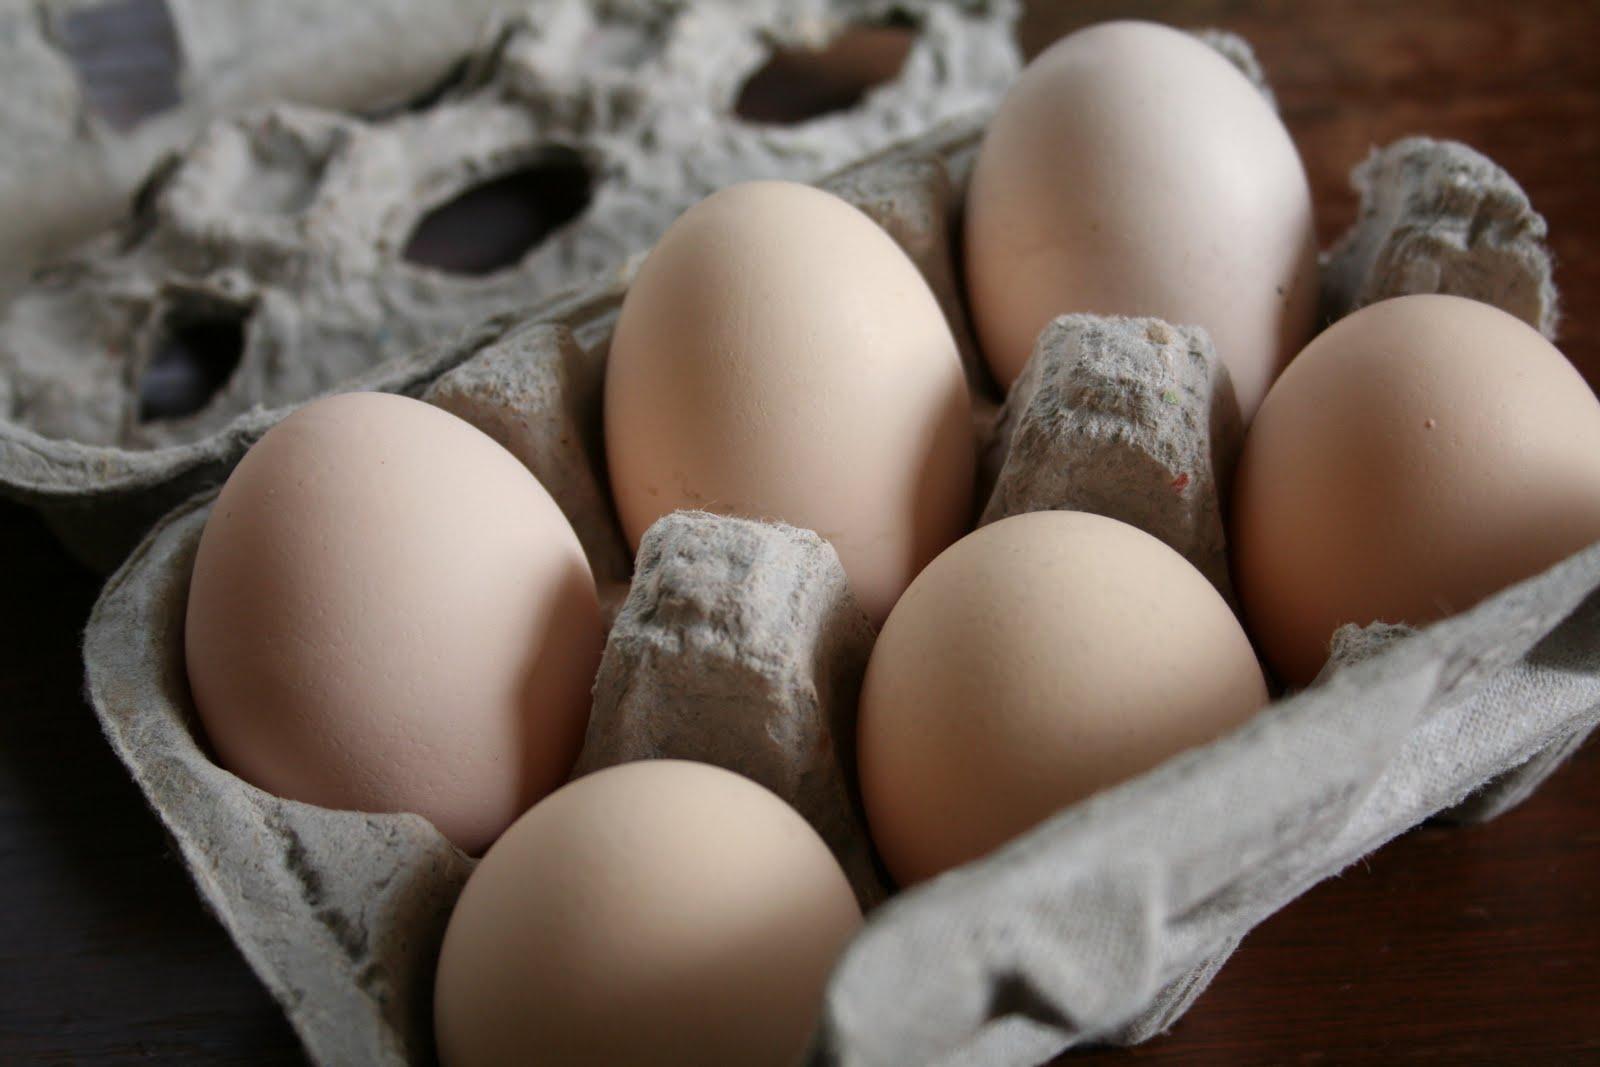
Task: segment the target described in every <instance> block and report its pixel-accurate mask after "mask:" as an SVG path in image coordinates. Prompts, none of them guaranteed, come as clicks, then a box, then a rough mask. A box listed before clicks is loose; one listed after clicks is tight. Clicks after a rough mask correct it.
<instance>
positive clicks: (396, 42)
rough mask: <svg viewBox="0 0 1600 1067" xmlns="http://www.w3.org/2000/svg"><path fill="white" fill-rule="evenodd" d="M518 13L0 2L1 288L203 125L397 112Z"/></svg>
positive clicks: (408, 1)
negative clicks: (492, 21) (350, 111)
mask: <svg viewBox="0 0 1600 1067" xmlns="http://www.w3.org/2000/svg"><path fill="white" fill-rule="evenodd" d="M514 6H515V4H514V3H511V2H508V0H343V2H341V3H337V4H320V3H303V2H302V3H262V2H261V0H4V2H0V87H3V91H0V143H3V144H4V145H5V146H6V151H5V153H4V155H3V156H0V248H4V249H5V250H6V257H5V262H3V263H0V286H5V285H8V284H12V283H15V282H17V281H20V280H22V279H23V278H25V277H26V276H27V273H28V272H29V271H30V270H32V269H33V268H34V267H36V266H39V265H40V264H41V263H43V262H45V261H47V260H48V259H49V258H50V257H51V256H52V255H59V254H60V253H62V252H65V251H66V250H67V249H68V248H69V247H70V246H71V244H72V243H75V242H77V241H81V240H83V239H85V238H87V237H90V236H91V235H93V234H94V233H95V232H96V231H98V230H100V229H102V228H103V227H106V226H109V225H111V224H112V223H114V222H115V221H116V219H117V218H118V216H120V215H121V214H122V213H123V212H124V210H125V201H126V199H127V197H128V196H129V194H131V193H132V192H133V190H134V189H135V188H136V187H137V185H138V184H139V183H140V181H141V180H142V179H143V177H144V175H145V173H146V172H147V171H148V170H149V169H150V167H151V166H152V165H153V164H155V163H156V162H157V161H158V160H159V159H160V158H161V157H162V156H163V155H165V154H167V153H168V152H171V151H173V150H174V149H176V148H179V147H180V146H181V145H183V143H184V142H186V141H188V140H189V139H190V138H191V137H193V136H194V135H195V134H196V133H198V132H199V131H200V129H201V128H202V127H203V126H204V125H205V124H206V123H207V122H208V121H210V120H211V119H214V118H217V117H218V116H220V115H222V114H226V113H229V112H235V111H238V110H240V109H241V108H247V107H250V106H252V105H253V104H257V103H259V102H261V101H263V100H267V99H275V98H288V99H293V100H295V101H298V102H300V103H304V104H311V105H316V106H321V107H327V108H364V107H370V106H373V105H378V104H381V103H383V102H386V101H394V100H398V99H404V98H406V97H408V96H411V95H414V94H416V93H418V92H421V91H423V90H425V89H426V88H427V87H428V86H429V85H431V84H432V83H434V82H437V81H438V80H439V79H440V78H441V77H443V76H444V75H445V74H446V73H447V72H448V70H449V67H450V64H451V63H453V62H455V61H456V60H458V59H459V58H460V56H461V54H462V53H463V52H465V51H466V50H468V49H469V48H471V46H472V44H473V42H474V40H475V39H476V37H477V35H478V33H479V31H480V29H481V28H482V22H483V20H484V19H485V18H486V17H488V16H489V15H490V14H491V13H492V12H493V11H495V10H497V9H500V8H508V7H514ZM130 30H137V31H139V36H138V37H137V38H135V37H134V36H133V35H132V34H130V32H129V31H130ZM330 60H333V61H330ZM130 75H133V76H130Z"/></svg>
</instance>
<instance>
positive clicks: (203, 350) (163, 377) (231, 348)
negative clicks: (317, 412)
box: [138, 298, 253, 423]
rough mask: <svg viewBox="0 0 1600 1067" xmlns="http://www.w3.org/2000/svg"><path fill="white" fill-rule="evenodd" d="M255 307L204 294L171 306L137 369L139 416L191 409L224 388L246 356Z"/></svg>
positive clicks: (175, 414) (151, 418)
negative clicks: (206, 298)
mask: <svg viewBox="0 0 1600 1067" xmlns="http://www.w3.org/2000/svg"><path fill="white" fill-rule="evenodd" d="M252 312H253V309H252V308H249V307H243V306H239V305H233V304H227V303H223V302H221V301H212V300H205V299H201V298H193V299H185V300H182V301H179V302H177V303H175V304H174V305H172V306H171V307H170V308H168V309H167V310H166V311H165V312H164V313H163V314H162V316H161V319H160V322H159V323H158V325H157V327H156V330H155V333H154V336H153V341H152V343H151V345H150V349H149V353H150V354H149V357H148V358H147V360H146V361H145V363H144V369H143V371H142V372H141V373H140V375H139V385H138V396H139V409H138V420H139V422H140V423H147V422H155V421H158V420H162V419H176V418H182V417H183V416H185V415H193V414H194V413H195V412H197V411H200V410H201V409H202V408H204V407H205V406H206V405H207V404H209V403H210V402H211V400H212V398H213V397H215V396H216V395H217V394H218V393H220V392H222V390H223V389H224V388H226V386H227V384H228V382H229V381H231V380H232V378H233V375H234V372H235V371H236V370H237V369H238V367H239V362H240V360H241V359H242V358H243V357H244V350H245V344H246V338H247V334H248V330H249V323H250V316H251V314H252Z"/></svg>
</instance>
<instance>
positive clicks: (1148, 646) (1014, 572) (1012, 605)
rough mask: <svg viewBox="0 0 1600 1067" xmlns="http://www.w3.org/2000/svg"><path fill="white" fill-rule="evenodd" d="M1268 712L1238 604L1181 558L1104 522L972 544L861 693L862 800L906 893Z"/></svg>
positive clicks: (1007, 528) (1090, 520) (1013, 533)
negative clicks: (1231, 604)
mask: <svg viewBox="0 0 1600 1067" xmlns="http://www.w3.org/2000/svg"><path fill="white" fill-rule="evenodd" d="M1266 700H1267V690H1266V683H1265V682H1264V681H1263V679H1262V677H1261V669H1260V668H1259V667H1258V666H1257V664H1256V658H1255V653H1254V652H1253V651H1252V650H1251V648H1250V642H1249V640H1248V639H1247V638H1246V637H1245V635H1244V631H1243V630H1241V629H1240V628H1239V624H1238V623H1237V622H1236V621H1235V620H1234V617H1233V613H1232V612H1231V611H1230V610H1229V609H1228V605H1227V604H1226V603H1225V602H1224V601H1223V599H1222V598H1221V597H1220V596H1219V595H1218V594H1217V591H1216V590H1215V589H1214V588H1213V587H1212V585H1211V583H1210V582H1208V581H1207V580H1206V579H1205V578H1204V577H1203V576H1202V575H1201V574H1200V572H1199V571H1197V570H1195V569H1194V567H1193V566H1191V565H1190V564H1189V562H1188V561H1187V560H1185V559H1184V558H1183V557H1182V556H1180V555H1178V554H1177V553H1176V552H1174V551H1173V550H1172V549H1170V548H1168V547H1167V546H1166V545H1164V544H1162V543H1161V542H1160V541H1158V540H1156V539H1155V538H1154V537H1151V536H1150V535H1149V534H1146V533H1144V532H1142V531H1140V530H1137V529H1135V528H1134V527H1132V526H1128V525H1126V524H1125V523H1121V522H1118V521H1117V520H1115V519H1109V518H1105V517H1102V516H1099V515H1088V514H1084V513H1081V512H1071V511H1041V512H1033V513H1031V514H1026V515H1017V516H1013V517H1012V518H1009V519H1003V520H1001V521H1000V522H997V523H994V524H992V525H990V526H985V527H983V528H982V529H980V530H978V531H977V532H976V533H973V534H969V535H968V536H966V537H965V538H963V539H962V540H960V541H958V542H956V543H955V544H954V545H952V546H951V547H950V548H949V549H948V550H946V551H945V552H944V553H943V554H942V555H940V556H939V558H938V559H936V560H934V561H933V562H932V563H931V564H929V565H928V568H927V569H926V570H925V571H923V572H922V574H921V575H919V576H918V577H917V580H916V581H915V582H913V583H912V584H911V588H910V589H908V590H906V594H905V596H903V597H902V598H901V599H900V603H899V604H897V605H895V609H894V612H893V613H892V614H891V615H890V616H889V621H888V622H887V623H886V624H885V625H884V628H883V632H882V634H880V635H879V637H878V643H877V645H876V647H875V648H874V649H873V651H872V659H871V661H870V663H869V664H868V667H867V676H866V681H865V683H864V684H863V687H862V693H861V717H860V726H859V758H860V774H861V791H862V795H863V797H864V799H865V801H866V807H867V816H868V819H869V821H870V824H871V830H872V837H873V841H874V842H875V843H876V844H877V846H878V851H879V854H880V855H881V856H882V857H883V860H884V862H885V864H887V866H888V868H889V870H890V871H891V872H892V873H893V874H894V876H895V878H896V879H898V880H899V881H900V882H901V883H902V884H906V883H911V882H916V881H919V880H921V879H924V878H929V877H932V876H933V875H935V874H938V873H939V872H940V871H943V870H946V869H948V868H950V867H954V866H957V865H958V864H962V863H966V862H967V861H968V860H972V859H975V858H977V857H979V856H981V855H983V854H984V853H986V852H988V851H990V850H991V849H993V848H995V847H996V846H998V845H1000V844H1002V843H1004V842H1005V841H1008V840H1010V839H1011V838H1013V837H1015V836H1016V835H1018V834H1020V833H1022V832H1023V831H1025V830H1027V829H1029V828H1030V827H1032V826H1033V825H1034V824H1036V823H1038V822H1039V821H1040V820H1042V819H1044V818H1046V817H1047V816H1049V815H1050V814H1052V813H1053V812H1055V811H1057V810H1058V809H1060V808H1063V807H1065V806H1067V805H1069V804H1072V803H1074V802H1076V801H1078V800H1081V799H1083V798H1084V797H1087V796H1089V795H1090V794H1091V793H1095V792H1097V791H1099V790H1102V789H1105V788H1107V787H1108V786H1111V785H1115V784H1116V783H1118V782H1120V781H1122V780H1123V779H1126V778H1129V777H1131V776H1133V775H1136V774H1138V773H1140V772H1142V771H1145V770H1148V769H1149V768H1151V767H1154V766H1155V765H1156V764H1158V763H1160V762H1161V761H1162V760H1164V759H1166V758H1167V757H1168V756H1171V755H1173V754H1175V753H1177V752H1181V751H1182V750H1184V749H1186V748H1189V747H1191V746H1194V745H1198V744H1201V743H1203V742H1205V741H1209V740H1211V739H1212V738H1215V737H1217V736H1218V735H1219V734H1222V733H1223V732H1225V731H1227V730H1228V729H1229V728H1231V727H1232V726H1234V725H1236V724H1237V723H1240V722H1242V721H1244V720H1245V719H1247V718H1249V717H1250V716H1251V715H1253V714H1254V713H1255V712H1256V710H1257V709H1259V708H1260V707H1261V706H1262V705H1263V704H1265V703H1266Z"/></svg>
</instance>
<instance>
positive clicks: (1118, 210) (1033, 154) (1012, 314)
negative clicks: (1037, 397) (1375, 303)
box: [965, 22, 1317, 421]
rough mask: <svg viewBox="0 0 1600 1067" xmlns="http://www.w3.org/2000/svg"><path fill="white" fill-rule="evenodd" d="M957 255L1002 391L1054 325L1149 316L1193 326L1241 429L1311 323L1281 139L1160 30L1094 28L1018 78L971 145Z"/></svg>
mask: <svg viewBox="0 0 1600 1067" xmlns="http://www.w3.org/2000/svg"><path fill="white" fill-rule="evenodd" d="M965 247H966V252H965V255H966V261H965V262H966V279H967V293H968V297H969V299H970V301H971V305H972V312H973V318H974V320H975V324H976V327H977V330H978V335H979V340H980V342H981V345H982V348H983V353H984V356H985V357H986V358H987V360H988V363H989V366H990V368H991V369H992V370H993V371H994V375H995V377H996V378H997V379H998V380H999V381H1000V383H1001V384H1002V385H1004V386H1008V387H1009V385H1010V384H1011V383H1012V382H1013V381H1014V380H1016V377H1017V375H1018V374H1020V373H1021V371H1022V367H1023V365H1024V364H1025V363H1026V362H1027V360H1028V356H1029V355H1030V354H1031V352H1032V350H1033V344H1034V340H1035V339H1036V338H1037V337H1038V335H1039V332H1040V331H1041V330H1042V329H1043V328H1044V327H1045V325H1046V324H1047V323H1048V322H1049V321H1050V320H1051V319H1052V318H1055V317H1056V316H1057V315H1061V314H1065V313H1068V312H1095V313H1099V314H1106V315H1150V316H1156V317H1158V318H1163V319H1166V320H1167V321H1168V322H1172V323H1176V324H1180V325H1187V326H1202V327H1204V328H1205V329H1206V331H1207V332H1208V333H1209V334H1210V335H1211V339H1212V340H1213V341H1214V342H1215V344H1216V348H1217V353H1218V356H1219V357H1220V358H1221V359H1222V361H1223V362H1224V363H1225V364H1226V365H1227V367H1228V370H1229V372H1230V373H1231V375H1232V378H1233V384H1234V388H1235V390H1236V391H1237V394H1238V399H1239V407H1240V410H1241V411H1242V412H1243V414H1244V417H1245V419H1246V420H1247V421H1248V420H1249V418H1250V416H1251V415H1252V414H1253V413H1254V411H1255V409H1256V407H1257V405H1259V404H1260V402H1261V398H1262V397H1263V396H1265V395H1266V392H1267V387H1268V386H1269V385H1270V384H1271V382H1272V380H1273V378H1274V377H1275V376H1276V375H1277V373H1278V371H1279V370H1280V369H1281V367H1282V365H1283V363H1284V362H1285V361H1286V360H1287V359H1288V358H1289V357H1290V356H1292V355H1293V354H1294V353H1295V352H1296V351H1298V350H1299V348H1300V346H1301V345H1302V344H1304V343H1305V341H1306V340H1307V339H1308V338H1309V337H1310V336H1311V331H1312V328H1313V326H1314V316H1315V314H1316V304H1317V262H1316V235H1315V231H1314V229H1313V225H1312V213H1311V192H1310V186H1309V185H1308V183H1307V180H1306V174H1305V169H1304V167H1303V166H1302V165H1301V162H1300V157H1299V154H1298V153H1297V152H1296V151H1295V147H1294V142H1293V141H1291V140H1290V138H1289V134H1288V132H1287V131H1286V130H1285V129H1284V127H1283V124H1282V123H1281V122H1280V121H1279V120H1278V116H1277V114H1276V113H1275V112H1274V111H1273V109H1272V106H1271V105H1270V104H1269V103H1267V101H1266V100H1265V99H1264V98H1263V97H1262V95H1261V93H1260V92H1259V91H1258V90H1257V89H1256V88H1255V86H1253V85H1252V84H1251V83H1250V81H1249V80H1248V79H1246V78H1245V76H1244V75H1243V74H1241V73H1240V72H1239V70H1238V69H1236V68H1235V67H1234V66H1233V64H1231V63H1229V62H1228V61H1227V60H1226V59H1224V58H1223V57H1222V56H1221V55H1220V54H1218V53H1217V52H1216V51H1215V50H1213V49H1212V48H1211V47H1209V46H1208V45H1206V44H1204V43H1203V42H1201V41H1199V40H1197V39H1196V38H1194V37H1192V36H1190V35H1189V34H1186V33H1180V32H1178V31H1177V30H1173V29H1169V28H1167V27H1165V26H1158V25H1154V24H1151V23H1142V22H1112V23H1105V24H1101V25H1098V26H1093V27H1090V28H1088V29H1085V30H1081V31H1079V32H1077V33H1074V34H1072V35H1071V36H1069V37H1066V38H1063V39H1062V40H1061V41H1058V42H1057V43H1056V44H1055V45H1053V46H1051V47H1050V48H1048V49H1046V50H1045V51H1044V52H1043V53H1041V54H1040V55H1039V56H1038V57H1037V58H1036V59H1034V61H1033V62H1032V63H1030V64H1029V65H1028V67H1027V69H1026V70H1025V71H1023V73H1022V76H1021V77H1020V78H1019V79H1018V81H1017V83H1016V85H1015V86H1013V87H1012V89H1011V91H1010V92H1009V93H1008V94H1007V95H1006V97H1005V98H1004V100H1002V102H1001V104H1000V107H999V109H998V110H997V111H996V113H995V116H994V119H993V121H991V122H990V124H989V127H988V129H987V131H986V132H985V134H984V138H983V144H982V147H981V148H980V150H979V154H978V160H977V163H976V165H975V168H974V170H973V174H972V180H971V184H970V186H969V188H968V192H967V200H966V242H965Z"/></svg>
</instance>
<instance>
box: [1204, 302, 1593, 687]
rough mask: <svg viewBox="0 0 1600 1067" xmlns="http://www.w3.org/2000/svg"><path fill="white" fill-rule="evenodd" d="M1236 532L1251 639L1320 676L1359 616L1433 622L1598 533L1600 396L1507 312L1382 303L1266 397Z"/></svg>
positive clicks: (1238, 503) (1292, 668)
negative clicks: (1333, 644)
mask: <svg viewBox="0 0 1600 1067" xmlns="http://www.w3.org/2000/svg"><path fill="white" fill-rule="evenodd" d="M1231 539H1232V555H1233V567H1234V575H1235V578H1236V581H1237V585H1238V589H1239V593H1240V598H1241V600H1242V602H1243V605H1244V609H1245V619H1246V622H1247V624H1248V626H1249V628H1250V631H1251V633H1252V634H1253V635H1254V637H1255V638H1256V640H1257V642H1258V643H1259V645H1260V647H1261V649H1262V650H1263V653H1264V655H1265V657H1266V659H1267V662H1268V663H1269V665H1271V667H1272V668H1273V669H1274V670H1275V671H1276V672H1277V673H1278V675H1279V676H1280V677H1281V678H1282V679H1283V680H1284V681H1286V682H1288V683H1290V684H1293V685H1304V684H1306V683H1308V682H1310V681H1311V680H1312V679H1313V678H1314V677H1315V676H1316V674H1317V672H1318V670H1319V669H1320V668H1321V667H1322V665H1323V663H1324V662H1325V661H1326V660H1327V658H1328V653H1329V641H1330V640H1331V638H1332V636H1333V632H1334V630H1335V629H1337V628H1338V627H1339V626H1341V625H1343V624H1345V623H1356V624H1358V625H1366V624H1368V623H1372V622H1376V621H1383V622H1390V623H1411V624H1413V625H1423V624H1426V623H1428V622H1431V621H1433V620H1435V619H1439V618H1443V617H1444V616H1447V615H1451V614H1453V613H1455V612H1459V611H1462V610H1464V609H1466V608H1470V607H1471V606H1472V605H1473V604H1475V603H1477V602H1478V601H1479V600H1481V599H1482V598H1484V597H1485V596H1487V595H1489V594H1490V593H1493V592H1495V591H1496V590H1498V589H1501V588H1503V587H1505V586H1507V585H1509V584H1511V583H1513V582H1516V581H1518V580H1520V579H1523V578H1528V577H1531V576H1532V575H1534V574H1537V573H1538V572H1540V571H1542V570H1544V569H1545V568H1547V567H1549V566H1551V565H1552V564H1554V563H1556V562H1557V561H1559V560H1561V559H1563V558H1565V557H1566V556H1568V555H1570V554H1571V553H1573V552H1576V551H1577V550H1578V549H1580V548H1583V547H1584V546H1586V545H1588V544H1590V543H1591V542H1593V541H1595V540H1597V539H1600V402H1597V401H1596V400H1595V397H1594V394H1593V393H1592V392H1590V390H1589V387H1588V386H1587V385H1586V384H1585V383H1584V381H1583V378H1582V377H1581V376H1580V375H1579V374H1578V372H1577V370H1575V369H1574V368H1573V366H1572V364H1570V363H1568V362H1567V360H1566V359H1565V358H1564V357H1563V356H1562V355H1561V353H1560V352H1559V351H1557V350H1556V348H1555V347H1554V346H1552V345H1551V344H1550V342H1548V341H1546V340H1545V339H1544V338H1543V337H1541V336H1540V335H1539V333H1538V332H1537V331H1535V330H1534V329H1533V328H1532V327H1530V326H1528V325H1526V324H1524V323H1523V322H1522V321H1521V320H1519V319H1516V318H1514V317H1512V316H1511V315H1508V314H1506V313H1505V312H1503V311H1501V310H1499V309H1498V308H1495V307H1492V306H1490V305H1488V304H1482V303H1477V302H1474V301H1471V300H1465V299H1462V298H1460V297H1453V296H1431V295H1430V296H1406V297H1399V298H1397V299H1393V300H1386V301H1383V302H1382V303H1378V304H1373V305H1371V306H1369V307H1366V308H1363V309H1362V310H1360V311H1357V312H1355V313H1354V314H1353V315H1350V316H1349V317H1347V318H1345V319H1342V320H1341V321H1339V322H1337V323H1335V324H1334V325H1333V326H1332V327H1331V328H1329V329H1328V330H1327V331H1326V332H1325V333H1323V334H1322V335H1321V336H1319V337H1318V338H1317V339H1316V340H1315V341H1313V342H1311V344H1310V345H1309V346H1307V348H1306V349H1305V351H1304V352H1302V353H1301V354H1300V355H1299V356H1297V357H1296V358H1295V360H1294V362H1293V363H1291V364H1290V365H1289V369H1288V370H1287V371H1286V372H1285V373H1284V376H1283V378H1282V379H1281V380H1280V381H1279V382H1278V384H1277V385H1276V386H1275V387H1274V388H1273V390H1272V393H1271V394H1270V395H1269V396H1268V397H1267V401H1266V403H1265V404H1263V405H1262V407H1261V412H1260V414H1259V415H1258V416H1257V417H1256V421H1255V425H1254V426H1252V427H1251V428H1250V432H1249V434H1248V435H1247V436H1246V438H1245V444H1244V451H1243V454H1242V456H1241V458H1240V464H1239V469H1238V473H1237V476H1236V480H1235V485H1234V500H1233V515H1232V529H1231Z"/></svg>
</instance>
